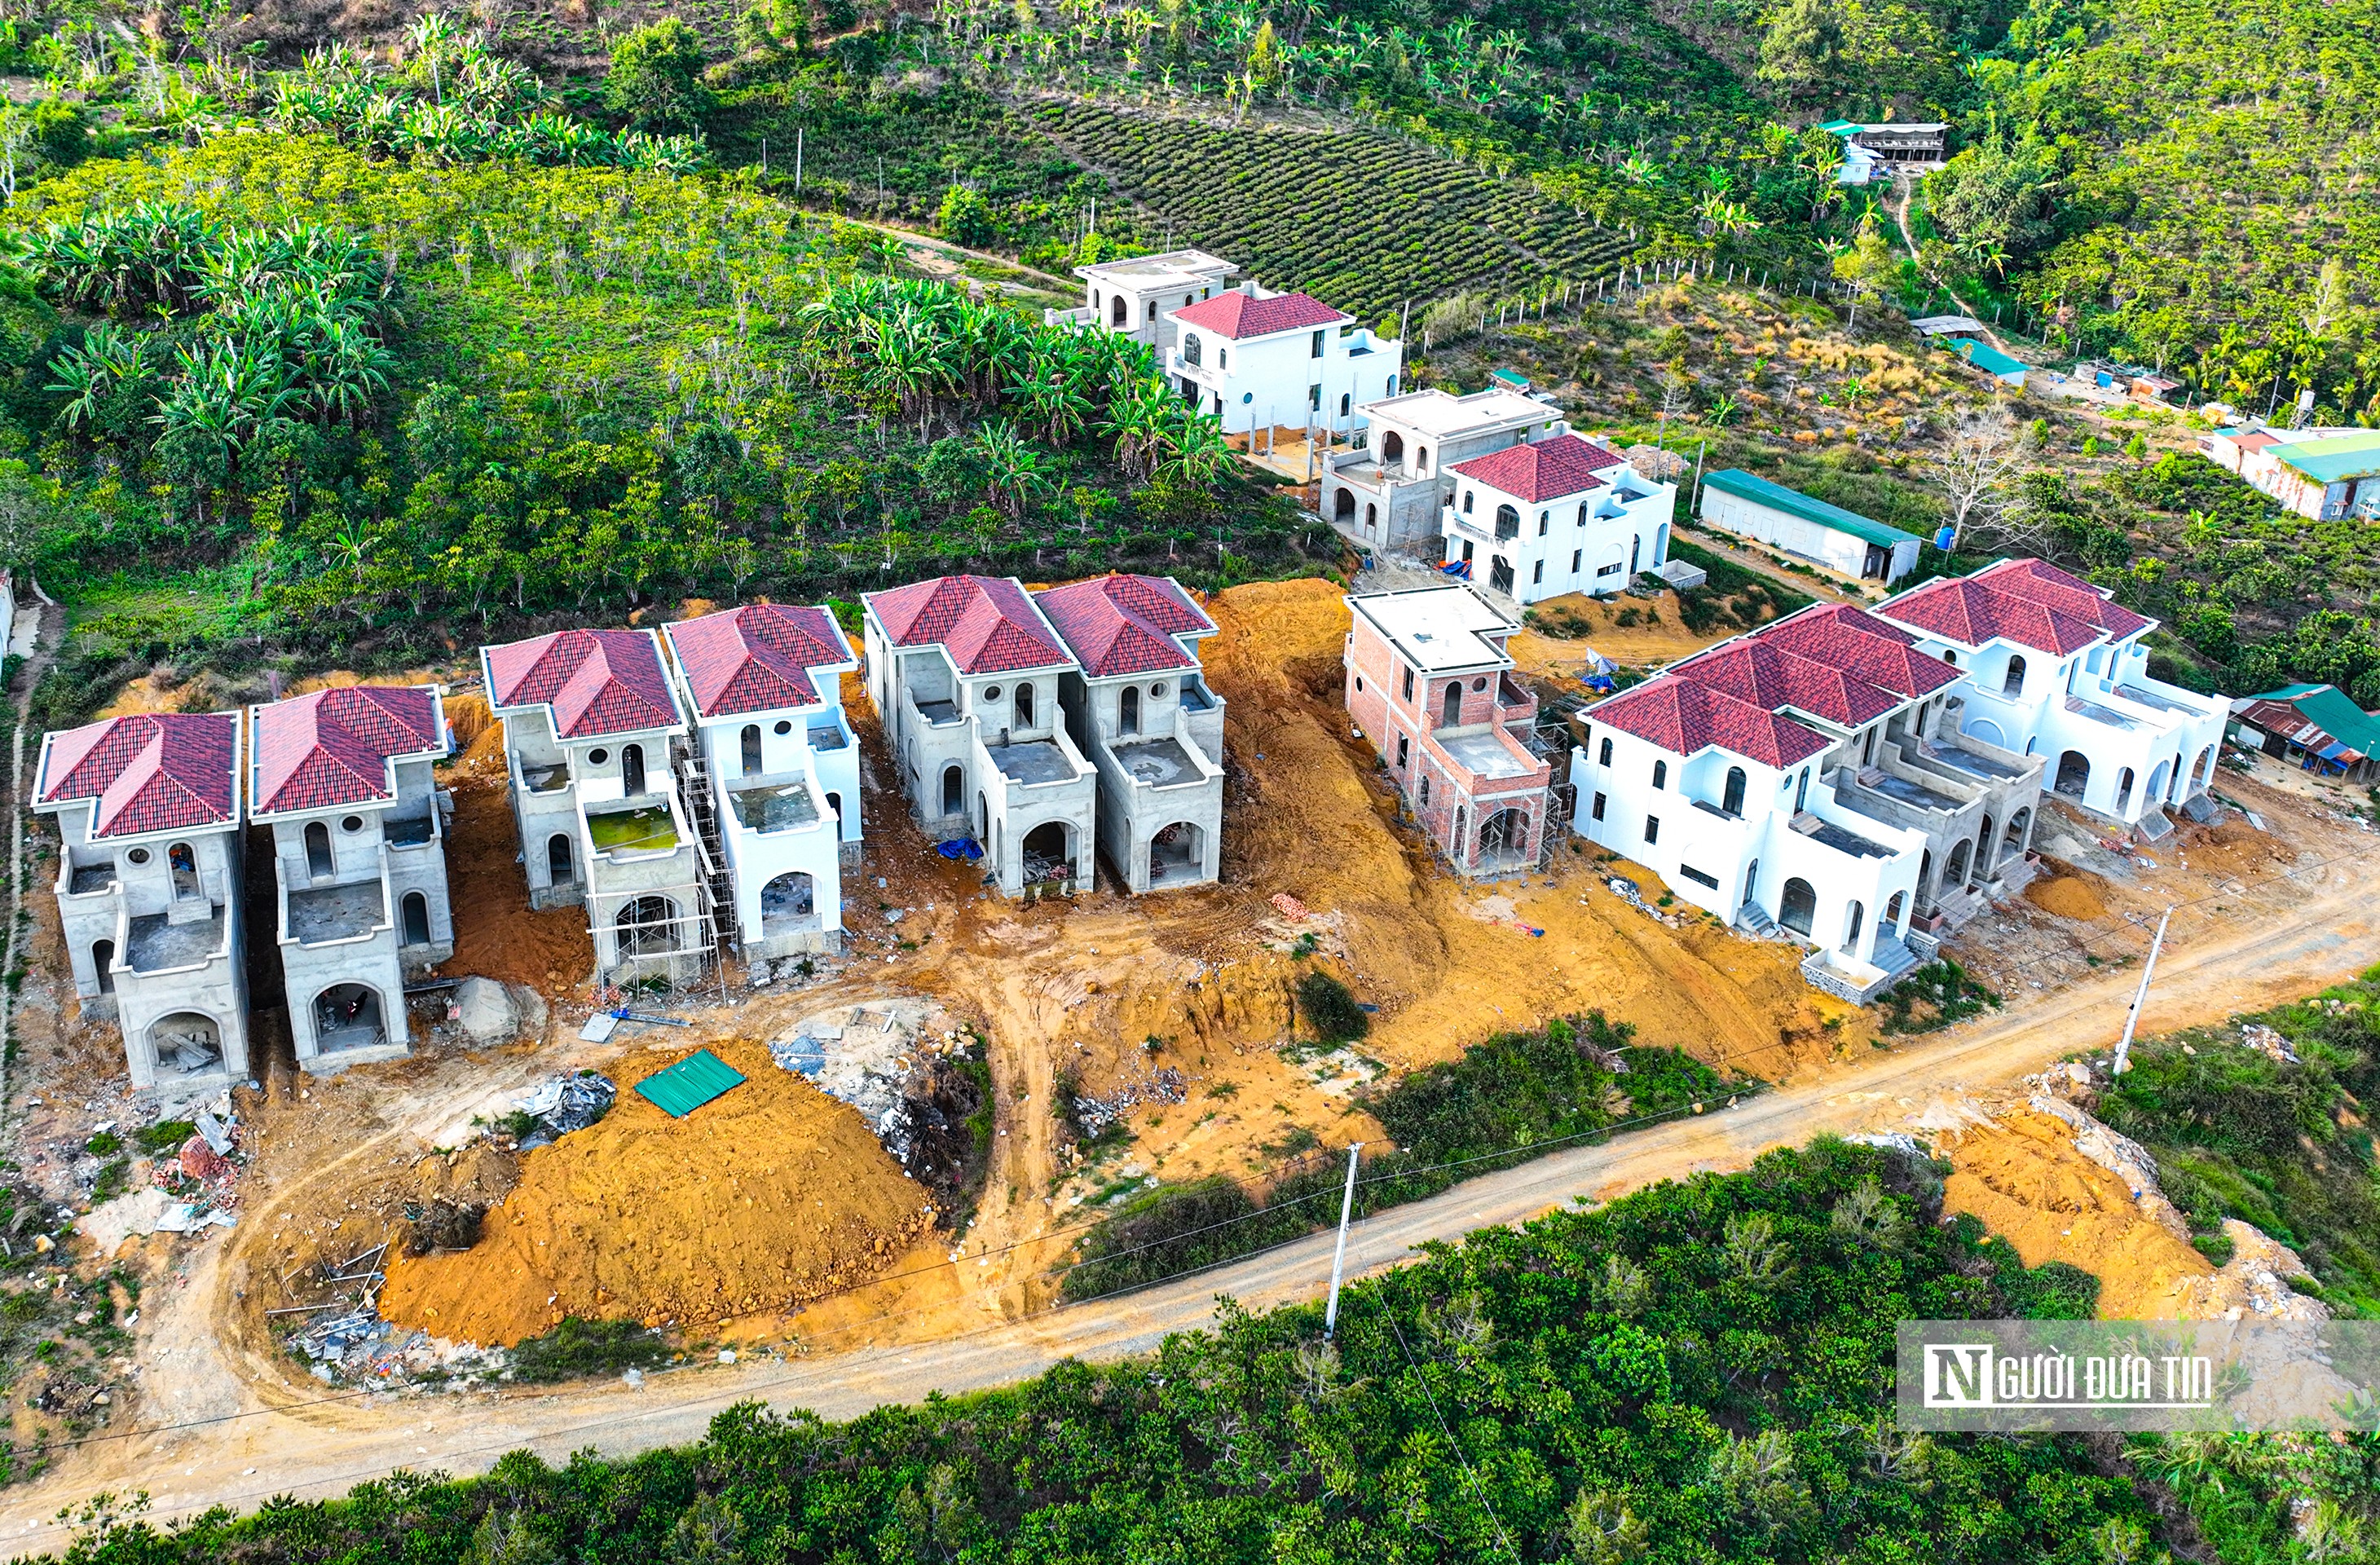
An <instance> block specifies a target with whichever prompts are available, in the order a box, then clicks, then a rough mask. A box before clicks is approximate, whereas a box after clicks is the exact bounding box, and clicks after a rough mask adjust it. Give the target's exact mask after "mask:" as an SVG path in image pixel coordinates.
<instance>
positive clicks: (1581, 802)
mask: <svg viewBox="0 0 2380 1565" xmlns="http://www.w3.org/2000/svg"><path fill="white" fill-rule="evenodd" d="M1915 641H1916V637H1913V636H1911V635H1910V634H1909V633H1908V632H1906V631H1904V630H1901V629H1900V628H1899V627H1897V626H1895V625H1889V624H1887V623H1885V622H1884V621H1882V620H1879V619H1877V618H1876V616H1875V615H1873V614H1869V613H1864V612H1863V611H1861V610H1857V609H1853V608H1850V607H1847V606H1844V605H1841V604H1824V605H1819V606H1815V607H1813V608H1809V609H1805V610H1803V611H1802V612H1801V613H1797V614H1793V615H1791V616H1790V617H1788V618H1786V619H1783V620H1779V621H1778V622H1777V623H1776V624H1774V625H1764V626H1763V627H1761V628H1760V629H1759V630H1757V631H1755V632H1753V633H1751V634H1750V635H1747V636H1743V637H1737V638H1735V639H1734V640H1732V641H1728V642H1724V643H1722V644H1720V645H1719V646H1718V647H1715V648H1712V649H1709V650H1707V651H1705V652H1701V653H1697V654H1696V655H1694V657H1692V658H1689V659H1687V660H1685V661H1682V662H1680V663H1678V664H1676V665H1674V666H1672V667H1671V668H1670V669H1669V670H1667V671H1665V672H1664V673H1661V674H1659V675H1658V677H1656V678H1654V679H1652V680H1651V681H1649V682H1647V683H1645V684H1644V685H1638V686H1636V687H1635V688H1633V689H1632V690H1628V691H1626V692H1623V693H1622V694H1621V695H1618V696H1615V697H1612V698H1609V700H1605V701H1603V702H1600V703H1598V704H1597V705H1596V706H1593V707H1590V708H1588V709H1587V710H1585V711H1583V712H1581V713H1580V714H1579V716H1578V719H1577V721H1576V725H1575V733H1576V735H1577V737H1578V741H1579V742H1578V746H1577V747H1576V749H1575V750H1574V751H1573V757H1572V766H1571V780H1572V782H1573V784H1574V785H1575V787H1576V788H1577V791H1578V807H1577V813H1576V818H1575V819H1574V821H1573V829H1574V830H1575V831H1577V832H1578V833H1579V834H1580V835H1582V836H1584V837H1586V838H1587V839H1588V840H1590V841H1592V842H1594V843H1598V844H1599V845H1601V846H1603V847H1605V848H1607V849H1609V850H1610V851H1611V852H1613V853H1616V854H1619V855H1622V856H1624V857H1627V858H1630V859H1633V860H1635V861H1636V862H1637V863H1639V864H1642V865H1645V867H1648V868H1650V869H1652V870H1654V871H1655V872H1657V873H1658V874H1659V875H1660V877H1661V878H1662V880H1663V881H1664V882H1666V883H1667V885H1668V887H1669V889H1670V891H1671V892H1675V893H1676V894H1677V895H1678V896H1680V897H1682V898H1683V899H1685V900H1686V901H1688V902H1691V903H1694V904H1697V905H1699V906H1702V907H1705V908H1707V909H1708V910H1710V911H1711V912H1713V913H1715V914H1717V915H1718V916H1719V917H1721V918H1723V919H1725V920H1727V921H1728V922H1729V923H1730V924H1733V925H1737V926H1740V927H1743V928H1750V929H1752V930H1755V932H1759V933H1770V932H1773V931H1774V930H1775V929H1776V928H1779V927H1781V928H1783V929H1784V930H1785V931H1786V932H1787V933H1788V934H1790V935H1791V937H1792V938H1793V939H1794V940H1798V941H1800V942H1801V943H1803V944H1804V945H1807V946H1810V947H1812V948H1813V949H1812V952H1811V954H1810V955H1809V957H1808V958H1806V959H1805V960H1804V961H1803V966H1802V971H1803V976H1804V977H1807V978H1808V979H1809V980H1810V981H1811V982H1812V983H1813V984H1815V985H1816V986H1818V987H1819V988H1822V989H1827V990H1828V991H1829V992H1831V993H1835V994H1839V995H1841V996H1843V997H1844V998H1846V999H1851V1000H1854V1001H1866V1000H1868V999H1871V998H1873V997H1874V996H1875V995H1876V994H1879V993H1881V992H1883V991H1884V990H1885V989H1888V988H1889V987H1890V986H1891V985H1892V984H1893V983H1894V982H1895V981H1897V980H1898V979H1899V978H1900V976H1901V975H1902V974H1904V973H1906V972H1908V971H1909V970H1910V969H1911V968H1913V967H1915V966H1916V965H1918V964H1919V963H1920V962H1921V961H1924V960H1926V959H1929V958H1930V957H1931V956H1932V954H1933V952H1934V949H1935V940H1936V936H1937V933H1938V932H1940V931H1942V930H1945V929H1947V928H1950V927H1951V926H1953V925H1955V924H1956V923H1957V922H1959V921H1960V920H1961V919H1962V918H1964V917H1967V916H1972V915H1973V913H1974V912H1975V911H1976V910H1978V909H1979V908H1981V907H1982V906H1983V905H1984V904H1985V901H1986V900H1988V899H1989V898H1990V897H1992V896H1997V895H2005V894H2007V893H2008V892H2010V891H2011V890H2014V889H2016V888H2017V887H2021V886H2022V884H2023V883H2024V882H2025V881H2026V880H2029V879H2030V878H2031V875H2032V872H2033V869H2032V860H2031V859H2030V857H2029V856H2028V849H2029V845H2030V843H2031V839H2032V831H2033V825H2034V804H2035V802H2036V799H2037V796H2038V793H2039V779H2040V762H2039V761H2037V760H2029V759H2027V758H2024V757H2022V756H2021V755H2018V754H2015V753H2013V752H2011V751H2009V750H2007V749H2005V748H2002V747H2000V746H1993V745H1989V744H1985V743H1983V742H1981V741H1979V740H1976V739H1975V738H1973V736H1972V735H1971V734H1961V733H1960V732H1959V729H1958V726H1957V724H1956V722H1951V721H1947V718H1948V717H1949V716H1955V713H1956V710H1957V707H1956V691H1955V688H1954V687H1955V686H1956V685H1957V684H1958V682H1959V671H1958V670H1957V669H1955V668H1953V667H1951V666H1950V665H1949V663H1947V662H1945V661H1941V660H1939V659H1937V658H1934V657H1930V656H1928V655H1926V654H1925V652H1923V651H1922V650H1920V649H1918V647H1917V646H1916V645H1915Z"/></svg>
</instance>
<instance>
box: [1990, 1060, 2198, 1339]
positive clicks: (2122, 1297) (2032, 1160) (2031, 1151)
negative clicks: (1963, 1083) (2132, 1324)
mask: <svg viewBox="0 0 2380 1565" xmlns="http://www.w3.org/2000/svg"><path fill="white" fill-rule="evenodd" d="M1993 1119H1994V1121H1995V1123H1993V1124H1989V1125H1980V1126H1974V1127H1972V1128H1968V1129H1964V1130H1961V1131H1959V1132H1957V1133H1955V1134H1954V1135H1951V1136H1946V1137H1945V1138H1944V1145H1945V1147H1946V1149H1947V1150H1948V1152H1949V1158H1950V1162H1951V1166H1952V1169H1953V1172H1952V1173H1951V1175H1950V1178H1949V1183H1948V1187H1947V1189H1946V1191H1945V1196H1944V1199H1945V1203H1946V1205H1947V1206H1948V1207H1949V1209H1950V1210H1951V1211H1954V1212H1972V1213H1973V1214H1974V1216H1975V1217H1976V1218H1978V1219H1981V1220H1982V1222H1983V1224H1984V1226H1985V1227H1986V1228H1988V1229H1990V1230H1991V1231H1992V1232H1994V1233H1995V1234H1998V1236H1999V1237H2001V1238H2003V1239H2006V1240H2007V1241H2008V1242H2009V1243H2010V1244H2012V1245H2014V1246H2015V1247H2016V1253H2017V1254H2018V1255H2019V1256H2022V1257H2023V1259H2024V1264H2025V1265H2027V1266H2042V1265H2045V1264H2046V1263H2047V1262H2050V1261H2065V1262H2067V1263H2069V1264H2070V1265H2073V1266H2078V1267H2081V1268H2083V1270H2084V1271H2087V1272H2089V1273H2091V1274H2092V1275H2093V1276H2095V1277H2096V1278H2098V1280H2099V1315H2100V1317H2101V1318H2102V1319H2106V1320H2173V1319H2183V1318H2190V1317H2192V1316H2194V1315H2195V1314H2196V1313H2198V1302H2199V1301H2200V1300H2201V1299H2202V1298H2203V1297H2204V1295H2205V1293H2206V1292H2207V1289H2208V1286H2209V1285H2208V1283H2207V1282H2206V1279H2207V1278H2209V1277H2211V1276H2213V1275H2214V1271H2215V1268H2214V1267H2213V1266H2212V1265H2210V1264H2209V1263H2208V1261H2207V1259H2206V1257H2205V1256H2202V1255H2200V1254H2199V1253H2198V1252H2197V1250H2195V1249H2193V1248H2192V1246H2191V1245H2190V1244H2187V1243H2185V1242H2184V1241H2183V1240H2182V1238H2181V1236H2180V1235H2179V1234H2177V1233H2175V1232H2174V1231H2172V1230H2171V1229H2169V1228H2168V1227H2166V1226H2165V1224H2163V1223H2161V1222H2159V1221H2157V1220H2156V1219H2155V1218H2153V1217H2151V1216H2150V1215H2149V1214H2148V1213H2147V1212H2144V1211H2143V1210H2142V1208H2141V1205H2140V1203H2139V1202H2137V1201H2135V1200H2134V1199H2133V1198H2132V1193H2131V1188H2130V1187H2129V1186H2128V1185H2127V1184H2126V1183H2125V1182H2124V1181H2123V1180H2122V1179H2121V1178H2119V1177H2118V1176H2117V1175H2116V1174H2115V1173H2114V1172H2113V1171H2110V1170H2108V1169H2107V1168H2105V1167H2103V1166H2102V1165H2100V1164H2099V1163H2096V1162H2095V1161H2093V1160H2092V1159H2089V1158H2087V1157H2085V1156H2083V1152H2082V1151H2081V1150H2080V1149H2079V1148H2078V1147H2077V1146H2075V1145H2074V1132H2073V1130H2072V1128H2071V1127H2070V1126H2069V1125H2067V1124H2066V1123H2065V1122H2063V1121H2060V1120H2058V1119H2056V1118H2054V1117H2052V1116H2050V1115H2048V1114H2044V1113H2041V1112H2039V1111H2037V1110H2031V1109H2025V1108H2022V1107H2017V1108H2010V1109H2007V1110H1997V1111H1995V1112H1994V1114H1993Z"/></svg>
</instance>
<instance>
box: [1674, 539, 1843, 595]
mask: <svg viewBox="0 0 2380 1565" xmlns="http://www.w3.org/2000/svg"><path fill="white" fill-rule="evenodd" d="M1684 541H1686V542H1688V543H1691V544H1693V545H1694V547H1695V548H1697V549H1707V550H1709V551H1710V552H1712V553H1714V554H1719V555H1724V556H1725V557H1726V558H1728V559H1730V560H1732V561H1733V562H1734V563H1735V564H1739V565H1742V566H1743V568H1744V569H1745V570H1747V571H1755V572H1757V573H1758V574H1759V575H1760V576H1761V577H1762V578H1763V579H1764V580H1767V581H1773V582H1775V583H1777V584H1778V585H1779V586H1780V587H1789V588H1792V589H1793V590H1794V591H1796V592H1800V593H1803V594H1806V595H1807V596H1809V597H1813V598H1817V599H1821V600H1823V601H1827V602H1830V603H1850V604H1852V605H1854V606H1856V607H1859V608H1865V607H1866V606H1867V605H1868V604H1870V603H1872V602H1874V601H1876V600H1875V599H1873V598H1870V597H1869V596H1868V595H1867V594H1866V593H1864V592H1861V591H1858V590H1856V589H1855V588H1848V587H1844V586H1841V585H1840V584H1839V583H1837V582H1836V581H1834V580H1833V579H1831V578H1830V577H1828V576H1820V575H1812V576H1796V575H1793V574H1791V573H1789V572H1785V571H1780V570H1779V569H1778V568H1777V567H1776V566H1775V565H1773V564H1769V563H1768V561H1767V559H1765V558H1763V557H1762V556H1761V555H1758V554H1755V553H1754V552H1752V551H1751V550H1749V549H1746V548H1744V547H1743V545H1741V544H1737V543H1731V542H1730V541H1729V540H1727V539H1726V538H1724V537H1722V536H1721V535H1720V534H1718V533H1716V532H1712V531H1710V530H1708V529H1707V528H1705V527H1703V526H1701V525H1700V524H1695V525H1694V526H1692V527H1690V528H1687V529H1686V536H1685V539H1684Z"/></svg>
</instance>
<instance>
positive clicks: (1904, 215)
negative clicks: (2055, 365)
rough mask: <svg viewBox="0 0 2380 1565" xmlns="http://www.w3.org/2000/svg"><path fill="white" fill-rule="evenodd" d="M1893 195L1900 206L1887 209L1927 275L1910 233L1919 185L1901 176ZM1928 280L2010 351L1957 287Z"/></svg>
mask: <svg viewBox="0 0 2380 1565" xmlns="http://www.w3.org/2000/svg"><path fill="white" fill-rule="evenodd" d="M1892 193H1893V194H1894V195H1896V196H1898V197H1900V201H1899V203H1898V204H1895V203H1892V202H1887V203H1886V206H1887V208H1888V210H1889V211H1890V212H1891V213H1892V221H1893V223H1894V224H1896V225H1898V226H1899V228H1900V242H1901V244H1902V246H1903V247H1904V248H1906V249H1908V251H1909V259H1910V260H1911V261H1916V263H1917V270H1918V271H1920V272H1924V271H1925V261H1923V260H1922V259H1920V257H1919V256H1918V254H1917V236H1915V235H1914V234H1912V233H1911V232H1910V231H1909V203H1910V202H1911V201H1913V200H1916V198H1917V183H1916V181H1915V180H1913V179H1912V178H1911V177H1910V176H1908V175H1906V174H1897V175H1895V176H1893V179H1892ZM1926 280H1927V281H1928V282H1931V283H1934V284H1936V285H1937V286H1939V287H1940V288H1941V290H1942V291H1943V292H1944V293H1946V294H1948V295H1949V296H1950V302H1951V303H1952V304H1955V305H1957V306H1958V307H1959V311H1960V313H1961V314H1962V315H1964V316H1966V317H1967V318H1968V319H1969V320H1971V321H1974V322H1975V324H1976V325H1978V326H1982V327H1983V333H1984V335H1985V336H1986V337H1988V338H1990V339H1991V344H1992V346H1994V347H1996V348H1998V349H1999V350H2000V351H2001V352H2002V353H2006V352H2007V351H2008V344H2006V343H2004V342H2002V341H2000V334H1998V332H1995V331H1993V330H1992V329H1991V328H1990V327H1989V326H1985V325H1984V318H1983V317H1982V316H1980V315H1977V314H1976V313H1975V309H1974V306H1973V305H1971V304H1969V303H1968V302H1967V301H1966V300H1965V299H1962V298H1961V297H1959V291H1958V290H1957V289H1956V288H1953V287H1952V286H1950V285H1949V284H1948V283H1944V282H1942V281H1941V280H1940V279H1939V278H1937V277H1934V276H1932V275H1931V274H1928V276H1927V279H1926Z"/></svg>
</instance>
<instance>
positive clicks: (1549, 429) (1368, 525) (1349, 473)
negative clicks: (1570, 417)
mask: <svg viewBox="0 0 2380 1565" xmlns="http://www.w3.org/2000/svg"><path fill="white" fill-rule="evenodd" d="M1355 411H1356V413H1357V414H1358V415H1359V416H1360V417H1361V419H1362V422H1363V428H1362V429H1361V430H1359V431H1357V438H1358V439H1359V440H1360V441H1362V444H1361V445H1359V446H1358V447H1357V448H1356V449H1355V450H1354V451H1342V452H1333V453H1332V454H1331V455H1330V461H1329V463H1328V464H1327V466H1326V467H1325V468H1324V471H1323V475H1322V491H1323V492H1322V514H1323V515H1324V516H1328V517H1330V521H1331V524H1332V525H1333V526H1335V527H1336V528H1339V530H1340V531H1342V532H1343V533H1345V534H1346V535H1347V536H1348V537H1350V538H1352V539H1354V540H1356V541H1357V542H1359V543H1367V544H1370V545H1372V546H1373V547H1374V548H1379V549H1393V548H1397V547H1399V546H1401V545H1408V544H1415V543H1421V542H1423V541H1424V540H1427V546H1428V547H1430V548H1432V549H1435V548H1436V547H1437V540H1438V539H1439V535H1440V532H1441V529H1442V528H1443V525H1444V512H1445V509H1446V503H1447V502H1448V501H1449V500H1451V499H1452V498H1453V497H1454V479H1453V471H1452V470H1453V467H1454V465H1455V464H1456V463H1458V462H1465V461H1468V460H1470V459H1471V458H1472V457H1474V456H1485V455H1488V453H1490V452H1494V451H1501V450H1503V449H1504V448H1505V447H1506V446H1508V445H1518V444H1522V443H1525V442H1528V441H1533V440H1548V439H1550V438H1552V437H1553V436H1555V435H1559V434H1567V433H1569V432H1570V426H1569V425H1568V424H1566V423H1564V422H1562V419H1561V415H1560V413H1559V412H1557V411H1556V410H1555V409H1553V408H1551V407H1548V406H1546V405H1545V404H1544V403H1542V402H1539V401H1537V400H1536V398H1535V397H1529V396H1524V395H1522V394H1520V393H1519V392H1516V391H1510V390H1507V389H1506V388H1504V387H1502V386H1490V387H1489V388H1488V390H1486V391H1477V392H1473V393H1471V394H1469V395H1467V396H1456V395H1454V394H1451V393H1450V392H1443V391H1439V389H1438V388H1437V387H1435V386H1432V387H1428V388H1426V389H1424V390H1421V391H1415V392H1406V393H1404V394H1403V395H1401V396H1390V397H1383V398H1381V399H1380V400H1379V401H1378V402H1368V403H1364V404H1362V405H1360V406H1357V408H1356V409H1355Z"/></svg>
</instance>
